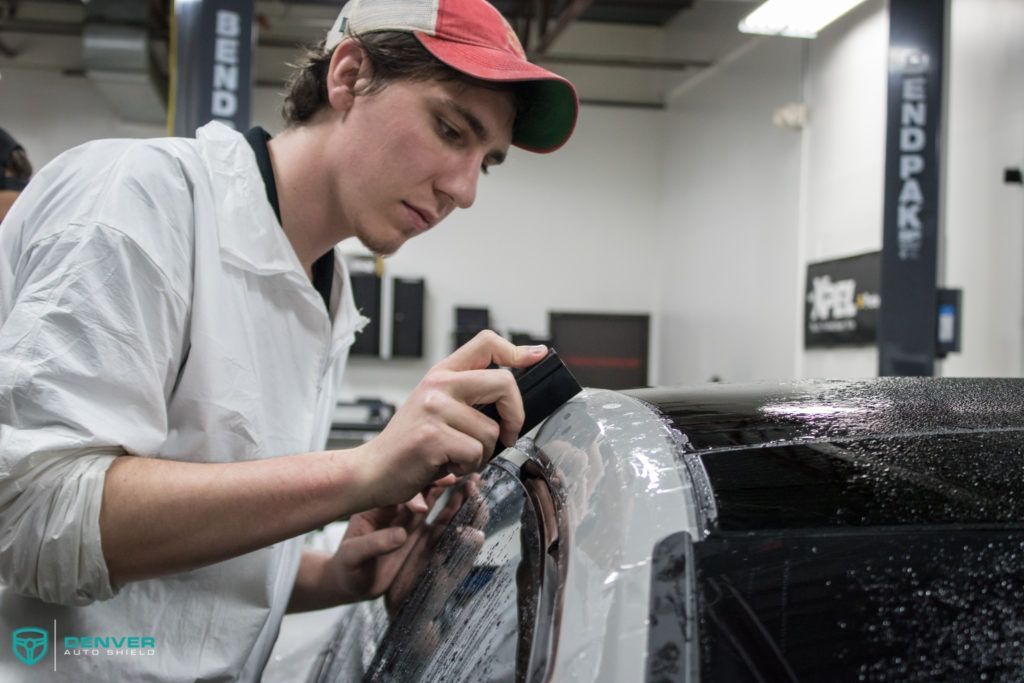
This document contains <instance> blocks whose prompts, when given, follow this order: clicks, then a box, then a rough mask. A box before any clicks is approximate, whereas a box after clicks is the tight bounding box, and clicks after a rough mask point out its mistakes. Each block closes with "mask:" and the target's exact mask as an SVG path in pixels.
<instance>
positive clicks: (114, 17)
mask: <svg viewBox="0 0 1024 683" xmlns="http://www.w3.org/2000/svg"><path fill="white" fill-rule="evenodd" d="M158 4H160V3H158ZM153 11H155V9H154V7H153V4H152V3H147V2H139V1H138V0H91V1H90V2H88V3H87V4H86V19H85V28H84V30H83V31H82V63H83V66H84V70H85V74H86V76H87V77H88V78H89V79H90V80H92V81H93V83H95V85H96V88H97V89H98V90H99V91H100V93H102V94H103V96H104V97H105V98H106V100H107V101H108V102H109V103H110V105H111V106H112V107H113V109H114V111H115V112H117V114H118V116H120V117H121V118H122V119H124V120H126V121H135V122H139V123H164V122H165V121H166V120H167V75H166V62H167V58H166V52H167V42H166V40H164V39H162V38H158V37H156V36H155V34H156V33H157V31H156V28H157V27H155V26H154V25H153V23H154V22H153V21H152V15H151V13H152V12H153Z"/></svg>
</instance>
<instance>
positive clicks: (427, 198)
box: [334, 81, 515, 255]
mask: <svg viewBox="0 0 1024 683" xmlns="http://www.w3.org/2000/svg"><path fill="white" fill-rule="evenodd" d="M514 118H515V107H514V104H513V99H512V95H511V94H510V93H507V92H501V91H496V90H489V89H486V88H480V87H476V86H472V85H468V84H464V83H456V82H441V81H424V82H408V81H399V82H395V83H391V84H389V85H388V86H387V87H385V88H384V89H383V90H380V91H378V92H376V93H374V94H372V95H361V96H357V97H356V98H355V100H354V104H353V105H352V107H351V108H350V109H349V110H348V111H347V112H346V113H345V116H344V119H343V122H342V123H341V126H343V127H344V128H345V129H346V135H345V136H344V140H345V144H344V149H343V150H341V152H340V154H339V155H338V157H337V158H338V160H339V161H338V164H337V167H336V172H335V174H334V175H335V178H336V180H335V187H336V188H337V199H338V204H339V209H338V210H339V211H340V215H341V217H342V219H343V220H344V222H345V225H346V226H347V227H348V228H349V230H351V231H352V232H353V233H354V234H355V235H356V236H357V237H358V238H359V239H360V241H361V242H362V243H363V244H364V245H365V246H366V247H367V248H368V249H370V250H371V251H372V252H374V253H376V254H381V255H387V254H393V253H394V252H395V251H397V250H398V248H399V247H401V246H402V244H404V243H405V241H406V240H407V239H409V238H410V237H413V236H415V235H418V234H420V233H422V232H425V231H427V230H429V229H430V228H432V227H433V226H435V225H437V224H438V223H439V222H441V221H442V220H443V219H444V218H445V217H446V216H448V214H450V213H451V212H452V211H454V210H455V209H456V208H468V207H469V206H471V205H472V204H473V201H474V200H475V198H476V184H477V181H478V180H479V178H480V173H481V172H486V169H487V168H488V167H490V166H494V165H497V164H500V163H501V162H502V160H503V159H504V158H505V154H506V152H507V150H508V147H509V144H510V143H511V139H512V123H513V120H514Z"/></svg>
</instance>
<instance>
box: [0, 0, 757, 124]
mask: <svg viewBox="0 0 1024 683" xmlns="http://www.w3.org/2000/svg"><path fill="white" fill-rule="evenodd" d="M759 1H760V0H491V2H492V3H493V4H494V5H495V6H496V7H497V8H498V9H499V10H501V11H502V12H503V13H504V14H505V16H506V17H507V18H508V19H509V22H510V23H511V24H512V25H513V27H515V29H516V31H517V32H518V33H519V34H520V38H521V39H522V41H523V43H524V46H525V47H526V49H527V51H528V52H529V53H530V55H531V57H532V58H533V59H534V60H536V61H538V62H540V63H542V64H544V65H545V66H547V67H548V68H551V69H552V70H554V71H557V72H559V73H561V74H563V75H565V76H567V77H568V78H570V79H571V80H572V81H573V82H574V83H575V84H576V85H577V88H578V90H579V92H580V95H581V99H582V100H583V101H584V102H585V103H586V102H589V103H592V104H608V105H621V106H634V107H662V106H664V103H665V102H666V99H667V97H668V96H669V94H670V93H672V92H674V91H677V89H678V88H679V87H681V86H682V85H683V84H685V82H686V81H687V80H688V79H690V78H693V77H694V76H695V75H697V74H699V73H701V72H703V71H705V70H707V69H708V68H710V67H713V66H714V65H715V64H716V63H718V62H719V61H721V60H722V59H725V58H727V57H728V55H729V54H731V53H733V52H734V51H736V50H737V49H740V48H742V46H743V45H745V44H747V43H749V42H750V41H751V40H755V39H753V38H751V37H750V36H746V35H744V34H741V33H739V31H738V30H737V29H736V25H737V23H738V22H739V20H740V19H741V18H742V17H744V16H745V15H746V14H748V13H749V12H750V11H752V9H753V8H754V7H755V6H756V5H757V3H758V2H759ZM169 4H170V0H147V1H146V2H143V1H142V0H99V1H96V0H93V2H89V3H85V2H83V1H82V0H31V1H26V0H0V67H2V66H4V65H11V66H14V65H18V66H23V67H26V68H47V67H48V68H56V69H60V70H63V71H65V72H67V73H74V72H75V71H76V70H78V71H82V69H83V65H82V64H81V57H80V56H78V55H80V53H81V50H80V49H74V48H76V47H78V45H80V44H81V43H82V35H83V31H84V27H85V24H86V21H87V18H88V19H89V20H90V21H95V20H96V17H95V15H96V11H95V7H96V6H97V5H99V6H103V7H106V8H108V9H109V8H112V10H110V11H111V12H112V13H113V14H115V15H116V14H117V13H118V12H117V9H118V7H119V6H121V7H123V8H124V10H125V11H126V12H129V13H131V12H132V11H134V14H135V15H138V7H139V6H140V5H144V6H148V7H149V9H150V10H153V11H151V12H150V14H151V15H157V16H159V14H160V12H161V8H162V7H166V6H169ZM90 6H91V7H93V9H87V8H88V7H90ZM338 7H339V2H338V0H256V14H257V16H258V18H259V31H258V36H259V49H258V50H257V53H256V59H255V64H256V80H257V83H258V84H260V85H263V86H273V87H278V86H279V85H280V84H281V83H282V82H283V81H284V79H285V78H286V76H287V74H288V67H287V62H289V61H292V60H294V58H295V56H296V53H297V49H298V46H299V45H301V44H303V43H305V42H309V41H310V40H311V39H312V40H315V38H316V37H317V36H318V35H319V34H320V33H321V32H323V31H325V27H327V26H328V25H329V24H330V23H331V21H332V20H333V19H334V17H335V16H336V13H337V10H338ZM112 20H114V21H117V20H118V19H117V17H116V16H115V17H113V18H112ZM150 29H151V33H152V34H153V36H154V39H155V40H156V41H160V40H166V32H167V29H166V22H160V21H154V22H152V25H151V26H150ZM58 39H60V40H63V41H65V42H68V43H69V44H68V45H65V46H64V48H63V49H57V50H53V49H41V48H40V46H39V43H40V41H47V40H49V41H56V40H58ZM75 41H77V45H76V44H74V43H75ZM76 62H77V63H76Z"/></svg>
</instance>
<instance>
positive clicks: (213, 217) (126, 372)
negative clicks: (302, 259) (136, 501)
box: [0, 123, 366, 682]
mask: <svg viewBox="0 0 1024 683" xmlns="http://www.w3.org/2000/svg"><path fill="white" fill-rule="evenodd" d="M335 264H336V265H335V272H334V282H333V285H332V297H331V302H330V315H328V311H327V309H326V308H325V306H324V302H323V299H322V298H321V297H320V295H319V294H318V293H317V292H316V291H315V290H314V288H313V287H312V285H311V284H310V282H309V280H308V278H307V277H306V275H305V274H304V272H303V269H302V266H301V265H300V263H299V261H298V259H297V257H296V255H295V252H294V251H293V249H292V247H291V245H290V243H289V241H288V239H287V237H286V236H285V234H284V232H283V231H282V229H281V226H280V224H279V223H278V221H277V219H276V217H275V215H274V212H273V209H272V207H271V206H270V204H269V202H268V200H267V196H266V193H265V189H264V184H263V182H262V180H261V176H260V173H259V170H258V168H257V164H256V160H255V157H254V154H253V151H252V149H251V148H250V147H249V145H248V144H247V142H246V141H245V139H244V138H243V137H242V136H241V135H240V134H239V133H236V132H234V131H232V130H230V129H228V128H227V127H225V126H222V125H220V124H216V123H213V124H209V125H207V126H205V127H204V128H202V129H200V131H199V133H198V135H197V139H196V140H188V139H157V140H144V141H143V140H106V141H99V142H92V143H88V144H86V145H83V146H81V147H78V148H75V149H73V150H70V151H69V152H66V153H64V154H63V155H61V156H60V157H58V158H57V159H56V160H54V161H53V162H52V163H51V164H49V165H48V166H46V167H45V168H44V169H43V170H42V171H41V172H39V173H38V175H37V177H36V178H35V180H34V181H33V182H32V183H31V184H30V185H29V187H28V188H27V189H26V190H25V192H24V193H23V194H22V195H21V197H20V198H19V200H18V201H17V203H16V204H15V205H14V207H13V209H12V211H11V213H10V214H9V215H8V216H7V218H6V220H5V221H4V223H3V225H2V229H0V583H2V584H3V586H4V587H3V589H2V592H0V680H3V681H17V680H25V681H33V682H37V681H40V680H53V679H57V680H68V681H76V682H81V681H93V680H96V681H111V680H125V681H143V680H161V681H197V680H202V681H222V680H236V679H238V680H256V679H257V678H258V677H259V672H260V671H261V669H262V668H263V665H264V664H265V662H266V659H267V657H268V655H269V653H270V649H271V647H272V645H273V643H274V639H275V637H276V634H277V631H278V627H279V625H280V622H281V618H282V615H283V612H284V610H285V607H286V605H287V602H288V596H289V593H290V591H291V589H292V585H293V583H294V579H295V574H296V571H297V568H298V563H299V556H300V551H301V539H292V540H290V541H287V542H284V543H278V544H275V545H272V546H270V547H267V548H263V549H262V550H258V551H255V552H252V553H248V554H246V555H243V556H241V557H237V558H235V559H232V560H228V561H226V562H221V563H218V564H214V565H211V566H207V567H203V568H201V569H196V570H193V571H188V572H183V573H180V574H174V575H169V576H165V577H161V578H157V579H150V580H145V581H138V582H134V583H129V584H126V585H123V586H114V585H111V582H110V577H109V574H108V572H107V567H106V564H105V561H104V558H103V555H102V552H101V548H100V530H99V510H100V501H101V496H102V492H103V482H104V473H105V472H106V469H107V468H108V467H109V465H110V463H111V462H112V461H113V460H114V458H115V457H117V456H119V455H123V454H125V453H128V454H131V455H135V456H139V457H154V458H167V459H173V460H185V461H196V462H230V461H237V460H248V459H255V458H266V457H271V456H277V455H285V454H290V453H300V452H308V451H311V450H319V449H322V448H323V446H324V444H325V441H326V438H327V433H328V430H329V428H330V415H331V411H332V408H333V405H334V401H335V394H336V389H337V386H338V383H339V381H340V378H341V373H342V371H343V369H344V367H345V363H346V361H347V357H348V349H349V346H350V345H351V343H352V341H353V338H354V334H355V332H356V331H358V329H360V328H361V327H362V325H364V324H365V322H366V321H365V319H364V318H362V317H361V316H360V315H359V314H358V312H357V311H356V308H355V305H354V303H353V300H352V294H351V287H350V284H349V278H348V273H347V271H346V270H345V267H344V260H343V259H342V258H341V255H340V254H337V253H336V254H335ZM54 620H56V642H53V628H54ZM26 626H37V627H41V628H43V629H45V630H47V631H48V632H49V633H50V640H51V642H50V647H51V651H50V652H48V653H47V657H46V659H45V661H42V662H40V663H38V664H36V665H34V666H31V667H29V666H26V665H25V664H23V663H21V662H19V661H17V660H16V659H15V658H14V656H13V655H12V651H11V649H10V644H11V632H12V631H14V630H15V629H18V628H21V627H26ZM97 636H113V637H124V636H137V637H152V638H153V639H155V647H154V648H152V650H153V651H154V653H153V654H148V653H147V654H142V655H107V654H106V652H105V651H104V650H102V649H101V650H100V654H99V655H98V656H96V655H88V656H87V655H79V656H74V655H68V654H66V653H65V649H66V648H65V647H64V645H65V643H66V642H73V641H65V638H66V637H97ZM54 652H56V667H57V673H56V674H54V673H53V668H54V659H53V657H54Z"/></svg>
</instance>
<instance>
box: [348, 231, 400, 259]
mask: <svg viewBox="0 0 1024 683" xmlns="http://www.w3.org/2000/svg"><path fill="white" fill-rule="evenodd" d="M358 239H359V242H360V244H362V245H363V246H364V247H366V248H367V250H369V252H370V253H371V254H373V255H374V256H380V257H381V258H387V257H388V256H394V254H395V252H397V251H398V250H399V248H401V246H402V245H403V244H405V242H406V239H405V238H404V237H403V238H401V239H397V240H390V241H389V240H381V239H373V238H371V237H368V236H362V235H360V236H358Z"/></svg>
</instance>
